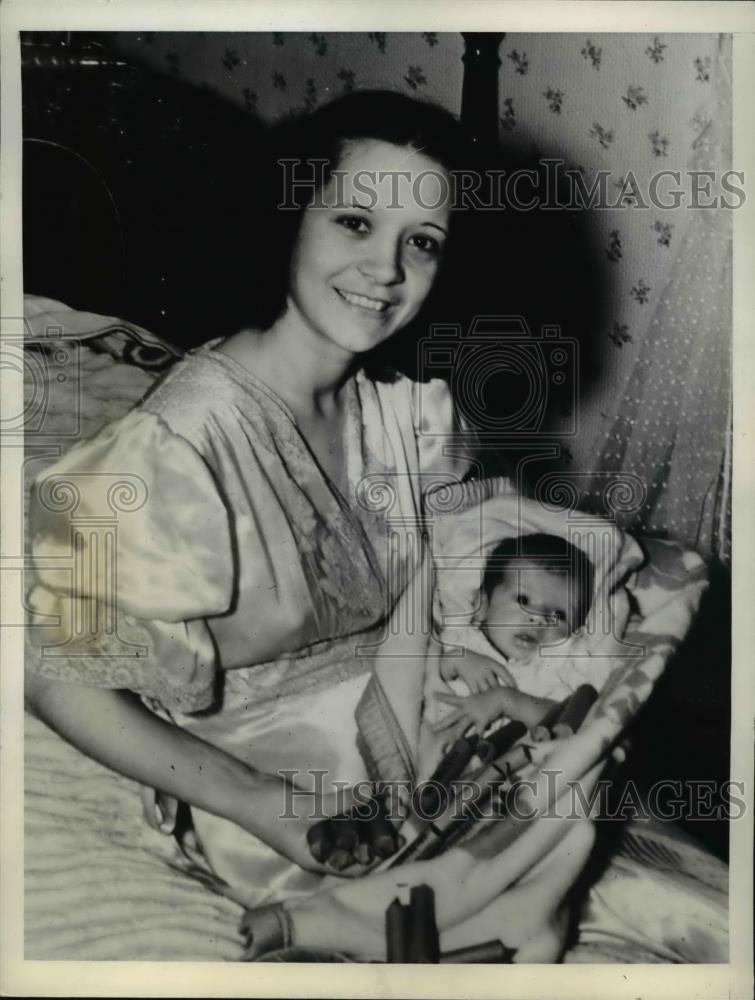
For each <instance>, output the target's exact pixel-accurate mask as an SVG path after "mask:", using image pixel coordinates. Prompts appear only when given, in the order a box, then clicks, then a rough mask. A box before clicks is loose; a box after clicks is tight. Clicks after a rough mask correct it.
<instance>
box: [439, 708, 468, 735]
mask: <svg viewBox="0 0 755 1000" xmlns="http://www.w3.org/2000/svg"><path fill="white" fill-rule="evenodd" d="M464 718H465V715H464V712H462V710H461V709H457V710H456V711H455V712H449V713H448V715H446V716H444V718H442V719H441V720H440V721H439V722H436V723H435V724H434V725H433V727H432V728H433V732H435V733H442V732H444V730H446V729H451V727H452V726H456V725H457V724H458V723H460V722H461V720H462V719H464Z"/></svg>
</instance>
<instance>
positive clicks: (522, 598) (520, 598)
mask: <svg viewBox="0 0 755 1000" xmlns="http://www.w3.org/2000/svg"><path fill="white" fill-rule="evenodd" d="M516 601H517V604H520V605H521V606H522V607H523V608H526V607H527V605H528V604H529V603H530V599H529V597H527V595H526V594H517V595H516Z"/></svg>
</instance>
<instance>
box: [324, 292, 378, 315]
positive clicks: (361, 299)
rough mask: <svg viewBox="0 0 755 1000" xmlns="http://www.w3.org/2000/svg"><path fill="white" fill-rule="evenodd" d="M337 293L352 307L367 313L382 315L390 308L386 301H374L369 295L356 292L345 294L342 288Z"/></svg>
mask: <svg viewBox="0 0 755 1000" xmlns="http://www.w3.org/2000/svg"><path fill="white" fill-rule="evenodd" d="M336 291H337V292H338V294H339V295H340V296H341V298H342V299H343V300H344V301H345V302H348V303H349V305H350V306H355V307H356V308H358V309H364V310H365V311H366V312H372V313H382V312H385V310H386V309H387V308H388V306H389V303H388V302H386V301H385V300H384V299H373V298H371V297H370V296H369V295H357V294H356V293H355V292H345V291H342V290H341V289H340V288H336Z"/></svg>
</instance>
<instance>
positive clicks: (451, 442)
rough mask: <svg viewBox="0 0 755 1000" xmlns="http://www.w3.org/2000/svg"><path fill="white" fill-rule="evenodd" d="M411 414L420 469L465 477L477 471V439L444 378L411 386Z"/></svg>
mask: <svg viewBox="0 0 755 1000" xmlns="http://www.w3.org/2000/svg"><path fill="white" fill-rule="evenodd" d="M412 413H413V418H414V427H415V434H416V435H417V449H418V456H419V465H420V469H421V470H422V471H423V472H447V473H449V474H451V475H453V476H456V477H458V478H459V479H462V478H463V477H464V476H465V475H467V474H474V472H475V462H474V457H475V455H476V452H477V439H476V435H474V433H473V431H472V428H471V426H470V425H469V424H468V422H467V421H465V420H464V418H463V415H462V414H461V413H460V412H459V409H458V407H457V406H456V405H455V403H454V399H453V396H452V395H451V390H450V388H449V386H448V383H446V382H445V381H443V379H437V378H436V379H431V380H430V381H429V382H415V383H413V385H412Z"/></svg>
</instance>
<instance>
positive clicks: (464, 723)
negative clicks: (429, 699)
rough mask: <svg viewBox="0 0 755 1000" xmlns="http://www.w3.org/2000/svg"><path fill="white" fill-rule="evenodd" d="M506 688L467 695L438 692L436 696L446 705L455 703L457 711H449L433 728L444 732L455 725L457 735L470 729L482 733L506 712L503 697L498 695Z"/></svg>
mask: <svg viewBox="0 0 755 1000" xmlns="http://www.w3.org/2000/svg"><path fill="white" fill-rule="evenodd" d="M504 690H505V689H504V688H500V687H498V688H496V689H495V690H494V691H481V692H478V693H477V694H470V695H466V696H464V695H459V694H446V693H445V692H444V691H439V692H437V694H436V695H435V697H436V698H437V699H438V700H439V701H443V702H445V703H446V705H453V706H454V707H455V708H456V711H455V712H449V714H448V715H447V716H446V717H445V718H444V719H442V720H441V721H440V722H439V723H438V724H437V725H436V726H434V727H433V728H434V729H435V731H436V732H442V731H443V730H444V729H450V728H451V727H452V726H453V727H454V735H455V736H461V735H464V734H465V733H467V732H468V731H469V730H470V729H471V731H472V732H476V733H479V734H480V735H482V733H484V732H485V730H486V729H487V728H488V726H489V725H490V723H491V722H492V721H493V720H494V719H497V718H499V716H501V715H503V713H504V709H503V705H502V704H501V699H500V698H499V697H498V694H499V692H501V691H504Z"/></svg>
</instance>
